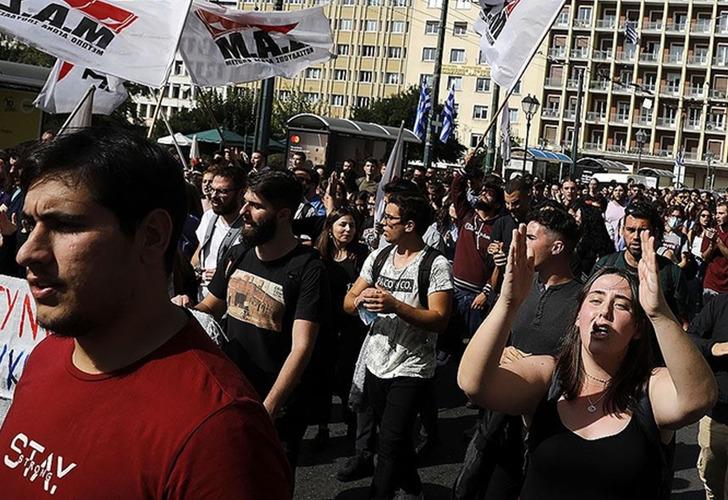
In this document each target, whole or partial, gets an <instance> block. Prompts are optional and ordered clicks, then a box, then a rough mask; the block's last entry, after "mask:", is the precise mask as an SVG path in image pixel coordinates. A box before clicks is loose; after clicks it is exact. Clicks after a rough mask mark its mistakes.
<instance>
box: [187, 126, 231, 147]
mask: <svg viewBox="0 0 728 500" xmlns="http://www.w3.org/2000/svg"><path fill="white" fill-rule="evenodd" d="M194 136H197V142H207V143H211V144H220V142H222V138H224V139H225V144H226V145H228V146H245V137H243V136H242V135H240V134H236V133H235V132H233V131H232V130H227V129H222V138H221V137H220V131H219V130H218V129H216V128H211V129H210V130H203V131H202V132H195V133H193V134H187V138H188V139H189V140H190V144H192V137H194Z"/></svg>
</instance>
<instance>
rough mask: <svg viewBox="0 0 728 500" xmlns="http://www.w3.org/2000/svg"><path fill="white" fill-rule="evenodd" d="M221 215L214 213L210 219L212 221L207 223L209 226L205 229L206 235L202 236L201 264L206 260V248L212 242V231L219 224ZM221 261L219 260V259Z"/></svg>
mask: <svg viewBox="0 0 728 500" xmlns="http://www.w3.org/2000/svg"><path fill="white" fill-rule="evenodd" d="M219 218H220V216H219V215H217V214H214V215H213V216H212V219H210V223H209V224H208V225H207V228H206V229H205V235H204V236H203V237H202V241H201V242H200V266H202V264H203V263H204V262H205V250H206V249H207V247H208V246H209V245H210V242H211V241H212V233H214V232H215V226H216V225H217V219H219ZM218 262H219V261H218Z"/></svg>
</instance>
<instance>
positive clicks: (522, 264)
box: [501, 224, 534, 306]
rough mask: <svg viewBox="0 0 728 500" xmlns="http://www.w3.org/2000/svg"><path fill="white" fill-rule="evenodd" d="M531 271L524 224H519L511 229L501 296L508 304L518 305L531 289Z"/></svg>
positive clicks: (531, 261)
mask: <svg viewBox="0 0 728 500" xmlns="http://www.w3.org/2000/svg"><path fill="white" fill-rule="evenodd" d="M533 272H534V271H533V258H529V257H528V255H527V253H526V225H525V224H521V225H520V226H519V227H518V229H514V230H513V239H512V240H511V248H510V249H509V250H508V261H507V263H506V270H505V273H504V274H503V287H502V288H501V297H502V298H503V299H505V300H506V301H507V302H508V303H509V304H510V305H514V306H520V305H521V304H522V303H523V301H524V300H525V299H526V296H528V292H529V291H530V290H531V286H532V284H533Z"/></svg>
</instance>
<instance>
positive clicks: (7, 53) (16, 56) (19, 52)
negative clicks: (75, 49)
mask: <svg viewBox="0 0 728 500" xmlns="http://www.w3.org/2000/svg"><path fill="white" fill-rule="evenodd" d="M0 60H1V61H10V62H16V63H22V64H33V65H35V66H44V67H47V68H50V67H51V66H53V64H54V63H55V62H56V58H55V57H53V56H51V55H48V54H46V53H45V52H41V51H40V50H37V49H34V48H33V47H29V46H28V45H25V44H24V43H20V42H18V41H17V40H15V39H14V38H11V37H8V36H2V35H0Z"/></svg>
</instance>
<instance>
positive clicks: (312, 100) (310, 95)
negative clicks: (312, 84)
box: [303, 92, 319, 104]
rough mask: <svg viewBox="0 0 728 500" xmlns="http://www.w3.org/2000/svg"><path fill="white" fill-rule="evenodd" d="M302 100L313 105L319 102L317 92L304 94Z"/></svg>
mask: <svg viewBox="0 0 728 500" xmlns="http://www.w3.org/2000/svg"><path fill="white" fill-rule="evenodd" d="M303 98H304V99H306V100H307V101H308V102H310V103H312V104H313V103H315V102H316V101H318V100H319V94H318V92H304V93H303Z"/></svg>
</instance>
